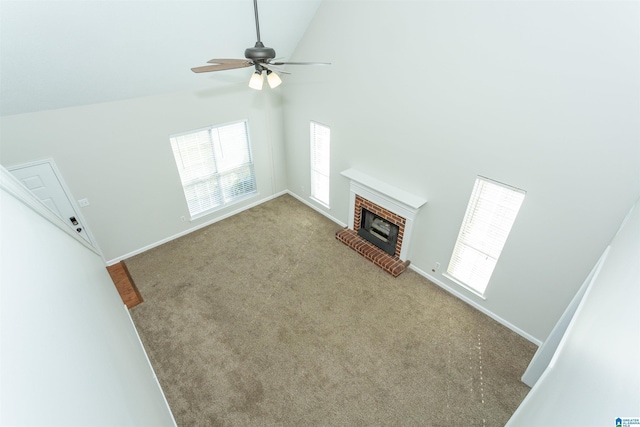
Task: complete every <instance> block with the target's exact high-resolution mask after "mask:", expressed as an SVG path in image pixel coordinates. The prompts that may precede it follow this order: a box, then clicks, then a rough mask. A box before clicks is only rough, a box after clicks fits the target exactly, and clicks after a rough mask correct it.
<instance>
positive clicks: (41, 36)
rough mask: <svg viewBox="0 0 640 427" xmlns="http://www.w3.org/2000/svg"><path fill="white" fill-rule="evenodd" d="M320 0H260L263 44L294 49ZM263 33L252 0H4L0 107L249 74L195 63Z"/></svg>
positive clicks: (240, 52)
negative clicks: (202, 70)
mask: <svg viewBox="0 0 640 427" xmlns="http://www.w3.org/2000/svg"><path fill="white" fill-rule="evenodd" d="M320 1H321V0H259V1H258V10H259V17H260V36H261V39H262V41H263V42H264V44H265V45H266V46H269V47H272V48H274V49H275V50H276V53H277V57H279V58H280V57H283V58H287V57H289V56H291V54H292V53H293V51H294V49H295V47H296V45H297V44H298V41H299V40H300V38H301V37H302V35H303V34H304V32H305V30H306V28H307V26H308V25H309V22H310V21H311V19H312V18H313V15H314V14H315V12H316V10H317V8H318V6H319V4H320ZM255 41H256V31H255V21H254V12H253V2H252V0H197V1H194V0H172V1H158V0H137V1H133V0H45V1H24V0H1V1H0V115H9V114H21V113H27V112H33V111H39V110H46V109H53V108H63V107H71V106H77V105H84V104H93V103H99V102H107V101H114V100H119V99H127V98H135V97H141V96H151V95H158V94H162V93H170V92H178V91H184V90H198V89H205V88H211V87H212V86H215V85H221V84H227V85H228V84H232V83H238V82H247V81H248V78H249V76H250V73H251V71H250V69H247V68H245V69H238V70H228V71H220V72H215V73H206V74H195V73H193V72H191V70H190V68H191V67H195V66H199V65H206V61H207V60H209V59H212V58H244V49H245V48H247V47H252V46H253V45H254V44H255ZM301 60H308V59H305V58H302V59H301Z"/></svg>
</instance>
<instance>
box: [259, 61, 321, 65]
mask: <svg viewBox="0 0 640 427" xmlns="http://www.w3.org/2000/svg"><path fill="white" fill-rule="evenodd" d="M269 64H271V65H331V62H270V63H269Z"/></svg>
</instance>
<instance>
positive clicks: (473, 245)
mask: <svg viewBox="0 0 640 427" xmlns="http://www.w3.org/2000/svg"><path fill="white" fill-rule="evenodd" d="M524 196H525V192H524V191H523V190H520V189H517V188H514V187H510V186H508V185H505V184H501V183H498V182H496V181H492V180H490V179H487V178H484V177H480V176H479V177H478V178H477V179H476V182H475V185H474V187H473V192H472V193H471V198H470V200H469V204H468V206H467V210H466V212H465V215H464V220H463V221H462V226H461V227H460V233H459V234H458V239H457V241H456V245H455V247H454V249H453V255H452V256H451V261H450V262H449V267H448V268H447V273H448V274H449V275H450V276H451V277H453V278H454V279H456V280H458V281H459V282H461V283H463V284H465V285H467V286H469V287H471V288H472V289H474V290H475V291H477V292H478V293H479V294H480V295H482V294H484V291H485V290H486V288H487V284H488V283H489V279H490V278H491V275H492V274H493V269H494V268H495V266H496V263H497V261H498V258H500V253H501V252H502V248H503V247H504V244H505V242H506V241H507V237H508V236H509V233H510V231H511V227H512V226H513V223H514V221H515V219H516V216H517V215H518V211H519V210H520V206H521V205H522V201H523V200H524Z"/></svg>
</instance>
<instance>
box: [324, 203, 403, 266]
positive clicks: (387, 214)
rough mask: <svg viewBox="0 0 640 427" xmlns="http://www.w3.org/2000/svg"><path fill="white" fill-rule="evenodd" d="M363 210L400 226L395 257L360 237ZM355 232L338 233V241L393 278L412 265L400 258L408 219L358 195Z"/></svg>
mask: <svg viewBox="0 0 640 427" xmlns="http://www.w3.org/2000/svg"><path fill="white" fill-rule="evenodd" d="M362 208H365V209H367V210H368V211H370V212H373V213H374V214H376V215H378V216H379V217H381V218H383V219H385V220H387V221H389V222H391V223H393V224H395V225H397V226H398V228H399V230H398V241H397V243H396V250H395V254H394V255H389V254H388V253H386V252H385V251H383V250H382V249H380V248H378V247H377V246H376V245H374V244H372V243H369V242H368V241H367V240H365V239H364V238H362V237H360V236H359V235H358V229H359V228H360V221H361V215H362ZM353 214H354V216H353V230H351V229H349V228H348V227H347V228H345V229H343V230H340V231H339V232H337V233H336V239H338V240H340V241H341V242H342V243H344V244H345V245H347V246H349V247H350V248H351V249H353V250H355V251H356V252H358V253H359V254H360V255H362V256H364V257H365V258H367V259H368V260H370V261H372V262H373V263H374V264H376V265H377V266H378V267H380V268H382V269H383V270H385V271H386V272H387V273H389V274H391V275H392V276H393V277H397V276H398V275H399V274H400V273H402V272H403V271H405V270H406V269H407V267H408V266H409V264H410V261H402V260H401V259H400V257H399V256H398V255H399V254H400V248H401V247H402V239H403V237H404V229H405V224H406V219H405V218H403V217H401V216H399V215H397V214H395V213H393V212H391V211H390V210H387V209H385V208H383V207H382V206H379V205H377V204H375V203H373V202H372V201H370V200H367V199H365V198H364V197H362V196H360V195H356V198H355V205H354V211H353Z"/></svg>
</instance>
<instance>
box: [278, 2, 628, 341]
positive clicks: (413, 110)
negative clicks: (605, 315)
mask: <svg viewBox="0 0 640 427" xmlns="http://www.w3.org/2000/svg"><path fill="white" fill-rule="evenodd" d="M638 15H639V5H638V3H637V2H537V1H534V2H507V1H504V2H502V1H491V2H489V1H479V2H416V1H361V2H352V1H324V2H323V3H322V4H321V6H320V8H319V9H318V12H317V14H316V16H315V18H314V20H313V21H312V23H311V25H310V28H309V29H308V31H307V33H306V34H305V36H304V38H303V39H302V41H301V42H300V44H299V45H298V48H297V50H296V54H295V55H294V57H293V59H294V60H301V61H309V60H317V61H329V62H332V64H333V65H331V66H330V67H304V68H301V67H299V68H296V69H295V70H293V71H294V74H292V76H291V77H290V79H289V80H288V81H287V85H286V86H284V85H283V97H284V106H285V107H284V108H285V111H284V117H285V141H286V153H287V171H288V178H289V181H288V182H289V185H288V186H289V188H290V189H291V190H292V191H294V192H296V193H297V194H298V195H299V196H301V197H304V198H307V197H308V195H309V193H308V192H309V167H308V165H309V149H308V145H309V143H308V140H309V136H308V123H309V120H316V121H319V122H321V123H324V124H327V125H329V126H330V127H331V130H332V134H331V135H332V147H331V148H332V153H331V162H332V169H331V171H332V180H331V207H332V208H331V210H329V211H327V213H328V214H330V215H332V216H333V217H335V218H336V219H338V220H340V221H342V222H346V221H347V215H348V209H349V208H348V206H347V205H348V201H349V197H348V181H347V179H345V178H344V177H341V176H340V175H339V172H340V171H342V170H344V169H347V168H349V167H354V168H357V169H360V170H361V171H363V172H365V173H368V174H370V175H374V176H377V177H378V178H380V179H382V180H384V181H387V182H388V183H389V184H393V185H395V186H397V187H400V188H403V189H405V190H407V191H410V192H412V193H415V194H416V195H418V196H422V197H425V198H427V199H428V203H427V204H426V205H425V207H423V208H422V209H421V211H420V213H419V214H418V217H417V218H416V228H415V231H414V233H415V235H414V236H413V238H412V247H411V248H410V252H409V257H408V258H409V259H410V260H411V261H412V266H414V267H417V268H418V269H419V270H421V271H423V272H428V274H430V275H431V277H432V278H433V279H434V280H435V281H437V282H438V283H440V284H441V285H443V286H446V287H448V288H449V289H450V290H452V291H453V292H457V293H459V294H460V295H461V296H462V297H463V298H466V299H467V300H468V301H470V302H472V303H474V304H475V305H476V306H477V307H479V308H481V309H483V310H485V311H486V312H489V313H491V314H492V315H493V316H494V317H496V318H499V319H501V320H502V321H503V322H504V323H505V324H508V325H510V326H511V327H513V328H514V329H515V330H518V331H520V332H521V333H523V335H525V336H527V337H528V338H530V339H531V340H532V341H534V342H540V341H543V340H544V339H545V338H546V336H547V334H548V333H549V331H550V330H551V329H552V327H553V325H554V324H555V322H556V321H557V319H558V318H559V316H560V315H561V314H562V312H563V310H564V309H565V307H566V305H567V304H568V303H569V301H570V300H571V298H572V297H573V295H574V294H575V292H576V290H577V289H578V288H579V287H580V285H581V284H582V283H583V281H584V279H585V278H586V276H587V275H588V274H589V271H590V269H591V267H592V266H593V265H594V263H595V262H596V260H597V259H598V257H599V256H600V254H601V253H602V249H603V248H604V247H605V246H606V245H607V243H608V242H609V241H610V239H611V237H612V236H613V234H614V233H615V231H616V229H617V227H618V225H619V223H620V221H621V220H622V218H623V217H624V215H625V213H626V211H627V210H628V208H629V206H631V205H632V204H633V202H634V201H635V200H636V199H637V197H638V195H640V161H639V159H640V142H639V141H640V137H639V129H640V125H639V117H640V111H639V93H640V89H639V86H638V75H640V66H639V62H640V59H639V52H640V47H639V43H640V41H639V40H640V33H639V20H638ZM478 174H480V175H484V176H487V177H489V178H492V179H495V180H498V181H502V182H504V183H507V184H510V185H513V186H516V187H519V188H522V189H524V190H526V191H527V196H526V198H525V201H524V204H523V206H522V209H521V212H520V215H519V217H518V218H517V220H516V223H515V225H514V228H513V230H512V233H511V236H510V237H509V240H508V242H507V244H506V247H505V249H504V252H503V254H502V258H501V260H500V261H499V263H498V266H497V268H496V270H495V272H494V275H493V278H492V280H491V282H490V284H489V287H488V288H487V291H486V294H485V296H486V300H483V299H481V298H479V297H476V296H475V295H473V294H471V293H470V292H468V291H466V290H465V289H463V288H462V287H460V286H459V285H456V284H454V283H452V282H450V281H448V280H447V279H446V278H445V277H443V276H442V273H443V272H444V271H445V269H446V266H447V264H448V261H449V258H450V256H451V252H452V250H453V246H454V243H455V239H456V236H457V233H458V230H459V227H460V223H461V221H462V218H463V216H464V211H465V207H466V204H467V202H468V199H469V196H470V193H471V189H472V186H473V182H474V179H475V177H476V175H478ZM318 208H319V209H323V208H322V207H318ZM436 262H440V263H441V265H442V267H441V269H440V270H439V271H437V272H436V273H432V272H431V269H432V267H433V266H434V264H435V263H436Z"/></svg>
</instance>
